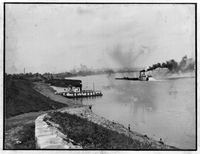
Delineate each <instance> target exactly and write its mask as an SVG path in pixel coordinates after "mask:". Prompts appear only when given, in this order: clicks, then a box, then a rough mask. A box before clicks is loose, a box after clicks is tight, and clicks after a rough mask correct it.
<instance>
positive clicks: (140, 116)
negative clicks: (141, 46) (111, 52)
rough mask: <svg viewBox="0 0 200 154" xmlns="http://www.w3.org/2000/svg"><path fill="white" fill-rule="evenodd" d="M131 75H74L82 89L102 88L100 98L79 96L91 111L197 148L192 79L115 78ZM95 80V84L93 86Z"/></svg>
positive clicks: (133, 127) (134, 129) (156, 135)
mask: <svg viewBox="0 0 200 154" xmlns="http://www.w3.org/2000/svg"><path fill="white" fill-rule="evenodd" d="M123 76H130V77H133V76H134V74H131V73H130V74H121V73H118V74H111V75H105V74H104V75H93V76H85V77H75V78H74V79H80V80H82V84H83V89H93V88H94V89H95V90H101V91H102V93H103V96H102V97H98V98H83V99H79V100H78V101H80V103H82V104H85V105H93V107H92V110H93V111H94V112H95V113H96V114H98V115H100V116H103V117H105V118H107V119H109V120H111V121H113V120H114V121H115V122H117V123H120V124H123V125H124V126H127V127H128V124H130V126H131V130H132V131H135V132H138V133H141V134H146V135H147V136H149V137H152V138H154V139H156V140H159V139H160V138H162V140H163V141H164V143H166V144H169V145H173V146H176V147H178V148H184V149H194V148H196V147H195V146H196V122H195V119H196V114H195V113H196V106H195V78H194V77H193V78H171V79H158V80H155V81H143V82H142V81H128V80H115V78H116V77H123ZM93 83H94V86H93ZM59 90H60V89H59Z"/></svg>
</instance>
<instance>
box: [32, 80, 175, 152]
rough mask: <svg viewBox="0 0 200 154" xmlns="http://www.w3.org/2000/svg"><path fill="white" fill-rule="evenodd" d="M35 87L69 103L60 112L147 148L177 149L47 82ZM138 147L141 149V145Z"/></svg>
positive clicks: (54, 98)
mask: <svg viewBox="0 0 200 154" xmlns="http://www.w3.org/2000/svg"><path fill="white" fill-rule="evenodd" d="M34 88H35V89H36V90H37V91H40V92H41V93H43V94H44V95H45V96H47V97H49V98H50V99H52V100H55V101H58V102H61V103H66V104H67V105H69V107H67V108H62V109H58V110H57V111H58V112H60V113H68V114H70V115H76V116H78V117H80V118H83V119H87V120H88V121H91V122H92V123H95V124H98V125H99V126H102V127H104V128H106V129H108V130H111V131H114V132H118V133H119V134H124V135H125V136H127V137H129V138H131V139H133V140H136V141H139V142H140V143H141V145H145V147H146V149H177V148H175V147H173V146H168V145H164V144H162V143H160V142H159V141H155V140H154V139H152V138H149V137H148V136H147V135H141V134H139V133H136V132H133V131H129V130H128V129H127V128H125V127H124V126H123V125H121V124H118V123H115V122H111V121H109V120H107V119H105V118H103V117H100V116H98V115H96V114H95V113H94V112H92V110H90V109H88V108H85V107H84V105H82V104H80V103H79V102H77V101H73V100H70V99H67V98H65V97H62V96H59V95H55V94H54V92H55V91H54V90H53V89H52V88H51V87H50V86H48V85H47V84H41V83H40V84H37V85H36V86H35V87H34ZM54 122H55V121H54ZM63 122H64V121H63ZM72 131H73V130H72ZM147 147H149V148H147ZM138 148H139V149H140V148H141V147H138Z"/></svg>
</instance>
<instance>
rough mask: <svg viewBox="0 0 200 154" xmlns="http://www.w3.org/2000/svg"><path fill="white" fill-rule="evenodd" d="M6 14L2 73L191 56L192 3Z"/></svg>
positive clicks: (48, 7) (23, 9)
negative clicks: (4, 70)
mask: <svg viewBox="0 0 200 154" xmlns="http://www.w3.org/2000/svg"><path fill="white" fill-rule="evenodd" d="M5 13H6V27H5V28H6V40H5V41H6V48H5V53H6V72H7V73H21V72H23V68H26V71H27V72H40V73H44V72H55V73H58V72H63V71H69V70H71V69H73V68H74V66H76V67H77V68H78V67H80V64H84V65H86V66H87V67H90V68H91V67H92V68H94V69H95V68H105V67H111V68H118V67H129V66H130V67H147V66H149V65H151V64H154V63H157V62H161V63H162V62H165V61H166V60H170V59H175V60H176V61H180V60H181V58H182V57H183V56H184V55H187V56H188V58H194V57H195V7H194V5H171V4H170V5H166V4H165V5H159V4H156V5H153V4H149V5H145V4H143V5H140V4H115V5H114V4H112V5H108V4H107V5H106V4H102V5H100V4H95V5H93V4H90V5H89V4H21V5H16V4H6V12H5Z"/></svg>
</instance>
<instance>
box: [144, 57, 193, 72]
mask: <svg viewBox="0 0 200 154" xmlns="http://www.w3.org/2000/svg"><path fill="white" fill-rule="evenodd" d="M194 65H195V62H194V60H193V59H192V58H190V59H188V58H187V56H184V57H183V58H182V60H181V61H180V62H179V63H178V62H176V61H175V60H174V59H172V60H170V61H166V63H162V64H161V63H157V64H154V65H152V66H149V68H148V69H147V71H151V70H155V69H157V68H167V69H168V70H169V72H168V73H180V72H184V73H186V72H191V71H193V70H194Z"/></svg>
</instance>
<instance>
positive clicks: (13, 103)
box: [5, 76, 67, 118]
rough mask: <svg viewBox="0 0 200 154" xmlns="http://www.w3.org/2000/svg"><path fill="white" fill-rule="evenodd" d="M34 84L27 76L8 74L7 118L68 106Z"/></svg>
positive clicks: (6, 85)
mask: <svg viewBox="0 0 200 154" xmlns="http://www.w3.org/2000/svg"><path fill="white" fill-rule="evenodd" d="M33 86H34V84H33V83H32V82H31V81H29V80H28V79H26V78H17V77H13V76H6V82H5V95H6V97H5V111H6V113H5V116H6V118H9V117H12V116H16V115H20V114H22V113H28V112H36V111H47V110H51V109H57V108H62V107H66V106H67V105H66V104H62V103H58V102H55V101H53V100H51V99H49V98H47V97H45V96H43V95H42V94H40V93H39V92H37V91H35V90H34V89H33Z"/></svg>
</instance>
